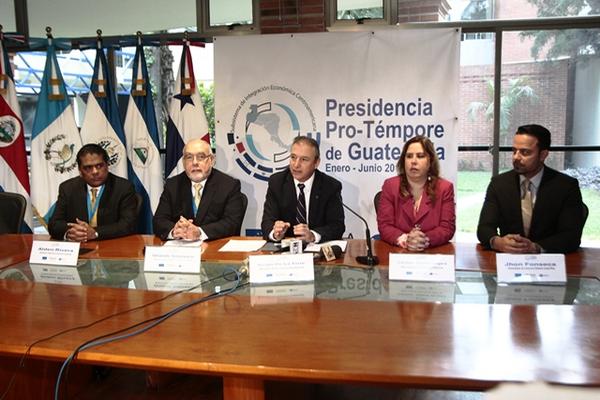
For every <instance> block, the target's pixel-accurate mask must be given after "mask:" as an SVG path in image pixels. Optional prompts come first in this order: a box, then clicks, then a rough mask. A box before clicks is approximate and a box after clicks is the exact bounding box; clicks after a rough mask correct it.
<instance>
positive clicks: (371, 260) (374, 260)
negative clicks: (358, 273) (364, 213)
mask: <svg viewBox="0 0 600 400" xmlns="http://www.w3.org/2000/svg"><path fill="white" fill-rule="evenodd" d="M342 205H343V206H344V207H345V208H346V210H348V211H350V212H351V213H352V214H354V215H356V216H357V217H358V218H359V219H360V220H361V221H362V222H364V223H365V234H366V235H367V238H366V241H367V255H366V256H357V257H356V262H357V263H359V264H363V265H368V266H369V267H374V266H375V265H377V264H379V258H378V257H376V256H374V255H373V248H372V247H371V231H370V230H369V224H368V223H367V220H366V219H364V218H363V217H361V216H360V214H358V213H357V212H356V211H354V210H353V209H351V208H350V207H348V206H347V205H346V204H344V203H342Z"/></svg>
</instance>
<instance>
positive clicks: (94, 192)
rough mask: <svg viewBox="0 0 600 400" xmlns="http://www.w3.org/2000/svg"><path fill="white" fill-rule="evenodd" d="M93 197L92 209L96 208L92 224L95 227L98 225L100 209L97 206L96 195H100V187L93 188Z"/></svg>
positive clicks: (91, 201)
mask: <svg viewBox="0 0 600 400" xmlns="http://www.w3.org/2000/svg"><path fill="white" fill-rule="evenodd" d="M90 191H91V193H92V198H91V199H90V205H91V206H92V210H94V215H92V219H91V221H90V226H91V227H92V228H95V227H97V226H98V209H97V208H96V196H97V195H98V188H92V189H91V190H90Z"/></svg>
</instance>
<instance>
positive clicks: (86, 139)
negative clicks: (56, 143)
mask: <svg viewBox="0 0 600 400" xmlns="http://www.w3.org/2000/svg"><path fill="white" fill-rule="evenodd" d="M90 91H91V93H90V95H89V96H88V101H87V107H86V110H85V117H84V119H83V124H82V125H81V140H82V141H83V143H84V144H86V143H98V144H99V145H100V146H102V147H103V148H104V149H105V150H106V152H107V153H108V158H109V160H108V167H109V170H110V172H112V173H113V174H115V175H118V176H121V177H123V178H125V179H127V154H126V150H125V132H124V130H123V124H122V123H121V116H120V114H119V107H118V105H117V97H116V95H115V89H114V86H113V80H112V74H110V73H109V69H108V63H107V61H106V56H105V55H104V50H103V49H102V45H101V42H100V41H98V45H97V46H96V62H95V63H94V75H93V76H92V84H91V86H90Z"/></svg>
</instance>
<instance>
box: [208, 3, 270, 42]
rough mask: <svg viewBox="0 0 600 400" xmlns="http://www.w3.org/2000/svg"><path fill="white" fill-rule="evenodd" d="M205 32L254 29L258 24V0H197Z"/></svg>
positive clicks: (220, 32)
mask: <svg viewBox="0 0 600 400" xmlns="http://www.w3.org/2000/svg"><path fill="white" fill-rule="evenodd" d="M197 1H198V3H199V7H200V8H201V12H200V13H199V14H200V16H199V20H198V26H201V27H202V31H203V32H213V33H219V34H223V33H227V32H235V31H246V32H247V31H252V30H254V28H255V27H256V26H258V9H259V2H258V0H197Z"/></svg>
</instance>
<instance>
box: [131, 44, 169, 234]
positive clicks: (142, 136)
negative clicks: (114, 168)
mask: <svg viewBox="0 0 600 400" xmlns="http://www.w3.org/2000/svg"><path fill="white" fill-rule="evenodd" d="M124 128H125V135H126V137H127V157H129V161H130V162H131V165H132V167H133V171H134V173H133V174H130V176H129V179H130V180H131V181H133V183H134V185H135V189H136V191H137V192H138V193H139V194H140V195H141V196H142V198H143V200H144V201H143V204H142V208H141V210H140V215H139V216H138V232H139V233H152V215H153V213H154V211H156V207H157V206H158V200H159V199H160V195H161V193H162V190H163V174H162V165H161V160H160V153H159V152H158V148H159V142H158V126H157V124H156V113H155V110H154V103H153V102H152V90H151V86H150V80H149V79H148V69H147V67H146V59H145V58H144V48H143V46H142V45H141V43H138V45H137V47H136V51H135V59H134V62H133V77H132V79H131V92H130V96H129V102H128V104H127V115H126V117H125V126H124Z"/></svg>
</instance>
